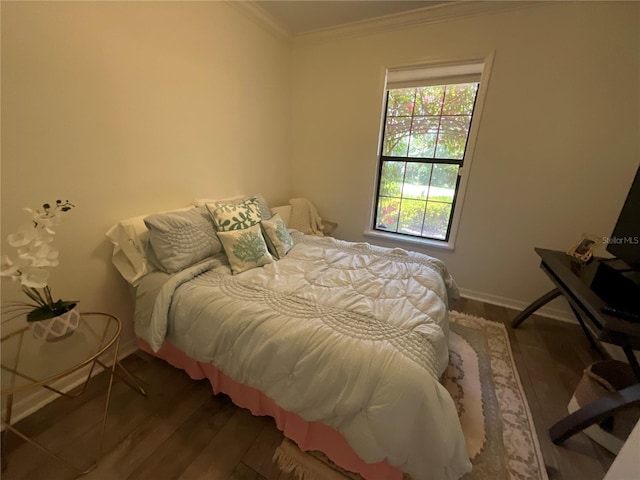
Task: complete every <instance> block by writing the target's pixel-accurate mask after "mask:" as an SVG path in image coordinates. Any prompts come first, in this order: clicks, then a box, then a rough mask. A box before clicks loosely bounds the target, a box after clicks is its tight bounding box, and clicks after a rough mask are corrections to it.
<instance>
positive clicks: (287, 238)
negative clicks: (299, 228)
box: [260, 213, 293, 259]
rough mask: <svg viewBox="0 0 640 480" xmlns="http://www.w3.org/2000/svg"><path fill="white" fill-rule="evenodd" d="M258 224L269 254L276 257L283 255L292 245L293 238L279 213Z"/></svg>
mask: <svg viewBox="0 0 640 480" xmlns="http://www.w3.org/2000/svg"><path fill="white" fill-rule="evenodd" d="M260 226H261V227H262V233H263V234H264V239H265V241H266V242H267V246H268V247H269V251H270V252H271V254H272V255H273V256H274V257H275V258H276V259H280V258H282V257H284V256H285V255H286V254H287V252H288V251H289V250H291V247H293V238H291V235H289V231H288V230H287V226H286V225H285V224H284V221H283V220H282V218H280V215H278V214H277V213H276V214H275V215H274V216H272V217H271V219H270V220H263V221H262V222H261V223H260Z"/></svg>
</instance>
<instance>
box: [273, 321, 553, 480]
mask: <svg viewBox="0 0 640 480" xmlns="http://www.w3.org/2000/svg"><path fill="white" fill-rule="evenodd" d="M450 318H451V333H450V336H449V351H450V355H449V366H448V367H447V369H446V371H445V373H444V375H443V378H442V383H443V384H444V386H445V387H446V388H447V390H448V391H449V393H450V394H451V396H452V398H453V400H454V402H455V404H456V407H457V409H458V416H459V417H460V423H461V425H462V430H463V433H464V436H465V440H466V444H467V451H468V453H469V458H470V459H471V463H472V465H473V469H472V471H471V473H469V474H467V475H465V476H464V477H463V478H464V480H494V479H498V478H500V479H518V480H548V477H547V473H546V470H545V466H544V460H543V458H542V453H541V452H540V445H539V444H538V437H537V434H536V431H535V427H534V425H533V421H532V418H531V412H530V410H529V406H528V404H527V400H526V397H525V395H524V392H523V390H522V385H521V383H520V378H519V376H518V372H517V370H516V367H515V363H514V361H513V355H512V353H511V346H510V344H509V338H508V336H507V331H506V329H505V327H504V325H503V324H502V323H498V322H493V321H490V320H487V319H484V318H480V317H474V316H471V315H466V314H462V313H458V312H454V311H452V312H450ZM274 459H275V460H276V462H277V463H278V465H279V467H280V469H281V470H283V471H285V472H290V473H291V472H292V473H293V474H294V476H295V477H297V478H298V479H300V480H315V479H318V480H344V479H353V480H360V479H361V478H362V477H360V475H357V474H354V473H352V472H347V471H346V470H344V469H342V468H340V467H338V466H337V465H335V464H334V463H333V462H331V461H330V460H329V459H328V458H327V457H326V456H325V455H324V454H322V453H321V452H316V451H308V452H302V451H301V450H300V449H299V448H298V447H297V446H296V445H295V444H294V443H293V442H291V441H290V440H288V439H285V440H284V441H283V442H282V444H281V445H280V446H279V447H278V448H277V450H276V453H275V455H274ZM407 479H409V477H408V476H407V475H405V480H407Z"/></svg>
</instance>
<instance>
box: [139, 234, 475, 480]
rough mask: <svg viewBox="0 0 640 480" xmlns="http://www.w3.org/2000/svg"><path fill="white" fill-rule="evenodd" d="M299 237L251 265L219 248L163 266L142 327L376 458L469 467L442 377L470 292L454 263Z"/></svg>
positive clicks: (415, 467) (439, 469)
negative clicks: (243, 267)
mask: <svg viewBox="0 0 640 480" xmlns="http://www.w3.org/2000/svg"><path fill="white" fill-rule="evenodd" d="M294 241H295V246H294V247H293V249H292V250H291V251H290V252H289V254H288V255H287V256H286V257H285V258H284V259H282V260H279V261H277V262H275V263H273V264H270V265H267V266H265V267H262V268H256V269H253V270H249V271H247V272H244V273H242V274H240V275H235V276H232V275H231V274H230V270H229V267H228V264H227V263H226V260H225V258H224V256H219V257H216V258H213V259H210V260H207V261H205V262H202V263H200V264H198V265H196V266H194V267H192V268H190V269H187V270H184V271H182V272H180V273H178V274H176V275H173V276H171V277H168V276H163V275H162V274H160V275H157V276H150V278H149V280H148V282H149V285H147V286H146V287H145V286H144V284H143V285H141V287H140V289H139V300H138V304H137V306H136V318H135V328H136V334H137V335H138V336H140V337H142V338H143V339H144V340H146V341H147V342H148V343H149V344H150V345H151V347H152V348H154V349H155V350H157V349H158V348H160V346H161V345H162V343H163V342H164V341H165V340H168V341H170V342H171V343H173V344H174V345H175V346H177V347H178V348H180V349H181V350H182V351H184V352H185V353H186V354H187V355H188V356H190V357H192V358H193V359H195V360H198V361H201V362H211V363H212V364H214V365H215V366H216V367H217V368H218V369H220V370H222V371H223V372H224V373H225V374H226V375H228V376H229V377H230V378H232V379H233V380H235V381H236V382H239V383H242V384H245V385H248V386H251V387H254V388H257V389H259V390H261V391H262V392H264V393H265V394H266V395H267V396H268V397H270V398H271V399H273V400H274V401H275V402H276V403H277V404H278V405H279V406H280V407H281V408H283V409H285V410H288V411H291V412H295V413H297V414H298V415H300V416H301V417H302V418H304V419H305V420H307V421H321V422H323V423H325V424H327V425H329V426H331V427H333V428H335V429H336V430H338V431H339V432H341V433H342V434H343V435H344V436H345V438H346V439H347V441H348V442H349V444H350V445H351V446H352V448H353V449H354V451H355V452H356V453H357V454H358V455H359V456H360V457H361V458H362V459H363V460H365V461H366V462H377V461H382V460H387V462H389V463H390V464H391V465H395V466H397V467H399V468H400V469H401V470H403V471H405V472H406V473H408V474H410V475H411V476H412V477H413V479H414V480H427V479H457V478H459V477H460V476H461V475H463V474H464V473H466V472H468V471H469V470H470V469H471V464H470V462H469V460H468V458H467V452H466V448H465V442H464V437H463V435H462V430H461V428H460V423H459V420H458V416H457V413H456V409H455V406H454V404H453V401H452V399H451V397H450V396H449V394H448V392H447V391H446V390H445V388H444V387H443V386H442V385H441V384H440V383H439V382H438V378H439V376H440V375H441V374H442V372H443V371H444V369H445V367H446V365H447V361H448V351H447V337H448V318H447V303H448V301H447V299H448V295H451V294H457V290H456V287H455V284H454V282H453V280H452V279H451V277H450V276H449V274H448V273H447V271H446V268H445V266H444V264H443V263H442V262H440V261H439V260H437V259H434V258H431V257H428V256H425V255H421V254H418V253H414V252H407V251H404V250H400V249H394V250H390V249H384V248H380V247H373V246H370V245H368V244H353V243H349V242H343V241H339V240H335V239H333V238H328V237H324V238H320V237H310V236H303V235H301V234H297V233H296V234H294ZM143 282H144V280H143ZM153 283H157V284H162V287H160V288H159V290H158V293H157V295H156V290H155V288H154V287H153V286H152V284H153ZM151 309H152V310H153V312H152V314H151V315H149V310H151Z"/></svg>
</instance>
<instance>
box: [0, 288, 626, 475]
mask: <svg viewBox="0 0 640 480" xmlns="http://www.w3.org/2000/svg"><path fill="white" fill-rule="evenodd" d="M453 307H454V308H455V309H456V310H458V311H461V312H464V313H469V314H472V315H478V316H482V317H486V318H491V319H493V320H499V321H502V322H504V323H505V324H507V325H508V324H509V322H510V320H511V319H512V318H513V317H515V315H516V314H517V313H518V312H516V311H513V310H509V309H507V308H504V307H498V306H495V305H490V304H486V303H482V302H477V301H473V300H468V299H461V300H460V301H458V302H457V303H456V305H454V306H453ZM507 330H508V331H509V337H510V340H511V345H512V349H513V354H514V358H515V361H516V365H517V368H518V372H519V374H520V378H521V381H522V384H523V388H524V390H525V394H526V396H527V399H528V402H529V406H530V408H531V412H532V415H533V418H534V422H535V425H536V428H537V431H538V436H539V440H540V446H541V449H542V453H543V456H544V459H545V463H546V465H547V471H548V474H549V479H550V480H574V479H581V480H601V479H602V478H603V477H604V475H605V473H606V471H607V469H608V468H609V466H610V464H611V462H612V461H613V458H614V457H613V455H612V454H610V453H609V452H607V451H606V450H605V449H603V448H602V447H600V446H599V445H597V444H595V443H593V442H592V441H591V440H590V439H589V438H587V437H586V436H585V435H584V434H582V433H580V434H578V435H575V436H574V437H572V438H570V439H569V440H568V441H567V442H565V444H564V445H562V446H555V445H553V444H552V443H551V441H550V439H549V435H548V433H547V431H548V429H549V427H550V426H551V425H552V424H554V423H555V422H556V421H557V420H558V419H560V418H562V417H563V416H565V415H566V413H567V410H566V408H567V404H568V402H569V399H570V398H571V395H572V394H573V390H574V388H575V386H576V385H577V383H578V381H579V379H580V377H581V375H582V370H583V369H584V367H585V366H587V365H588V364H589V363H591V362H592V361H595V360H598V359H599V357H598V354H597V352H595V351H593V350H591V349H590V348H589V345H588V343H587V340H586V338H585V337H584V335H583V334H582V332H581V330H580V327H579V326H578V325H573V324H569V323H563V322H559V321H557V320H551V319H547V318H543V317H539V316H532V317H530V318H529V319H528V320H526V321H525V322H524V323H523V324H522V325H521V326H520V327H519V328H518V329H516V330H512V329H511V328H510V327H508V328H507ZM123 363H124V364H125V365H126V367H127V368H128V369H129V370H130V371H131V372H133V373H135V374H136V375H137V376H138V377H139V378H140V379H141V380H142V382H143V384H144V386H145V388H146V390H147V392H148V394H149V396H148V398H146V399H144V398H142V397H141V396H140V395H138V394H137V393H136V392H134V391H133V390H132V389H130V388H129V387H128V386H126V385H125V384H123V383H122V382H121V381H119V380H116V381H115V382H114V386H113V396H112V401H111V408H110V410H109V418H108V424H107V431H106V435H105V441H104V452H105V456H104V457H103V459H102V461H101V462H100V463H99V465H98V467H97V468H96V469H95V470H94V471H92V472H91V473H89V474H88V475H86V476H85V477H83V478H86V479H88V480H111V479H113V480H121V479H122V480H124V479H131V480H134V479H135V480H138V479H154V480H173V479H180V480H195V479H207V480H291V477H290V476H289V475H286V474H283V473H281V472H280V471H279V470H278V468H277V467H276V466H275V464H274V463H273V462H272V460H271V457H272V456H273V452H274V450H275V448H276V446H277V445H278V444H279V443H280V442H281V441H282V438H283V437H282V434H281V433H280V432H279V431H278V430H277V429H276V427H275V424H274V422H273V420H272V419H271V418H268V417H254V416H252V415H251V414H250V413H249V412H248V411H247V410H244V409H241V408H238V407H236V406H234V405H233V404H232V403H231V401H230V400H229V399H228V398H227V397H226V396H224V395H215V396H214V395H212V392H211V387H210V385H209V383H208V382H207V381H206V380H203V381H194V380H191V379H189V377H188V376H187V375H186V373H184V372H183V371H181V370H178V369H175V368H174V367H171V366H170V365H168V364H166V363H165V362H163V361H161V360H158V359H155V358H153V357H151V356H150V355H147V354H144V353H141V352H139V353H136V354H134V355H131V356H130V357H128V358H127V359H125V360H124V362H123ZM107 381H108V378H107V376H106V375H104V374H101V375H99V376H97V377H96V378H95V379H93V380H92V381H91V383H90V384H89V387H88V389H87V391H86V392H85V394H84V395H83V396H82V397H79V398H76V399H67V398H61V399H59V400H56V401H54V402H53V403H51V404H49V405H48V406H46V407H45V408H43V409H41V410H39V411H37V412H36V413H34V414H33V415H31V416H29V417H28V418H26V419H24V420H22V421H21V422H20V423H19V424H18V428H20V429H21V430H22V431H24V432H25V433H27V434H29V435H30V436H32V437H34V438H35V439H36V440H38V441H40V442H42V443H44V444H45V445H47V446H49V447H50V448H52V449H53V450H54V451H56V452H57V453H59V454H60V455H62V456H63V457H65V458H67V459H69V461H71V462H72V463H73V464H75V465H78V466H88V465H90V464H91V462H92V459H93V458H95V455H96V454H97V440H98V436H99V428H98V427H99V425H100V420H101V414H102V408H103V406H104V398H105V392H106V386H107ZM2 448H3V450H4V451H5V453H6V454H7V458H8V466H7V469H6V470H5V471H3V472H2V479H3V480H18V479H24V480H26V479H29V480H40V479H42V480H66V479H71V478H75V474H74V472H73V471H72V470H70V469H68V468H67V467H65V466H64V465H62V464H61V463H59V462H58V461H56V460H54V459H52V458H50V457H48V456H47V455H44V454H43V453H42V452H40V451H39V450H37V449H36V448H34V447H33V446H31V445H29V444H27V443H26V442H23V441H22V440H20V439H19V438H17V437H16V436H15V435H12V434H10V435H9V436H8V438H7V439H6V441H5V442H4V443H3V445H2Z"/></svg>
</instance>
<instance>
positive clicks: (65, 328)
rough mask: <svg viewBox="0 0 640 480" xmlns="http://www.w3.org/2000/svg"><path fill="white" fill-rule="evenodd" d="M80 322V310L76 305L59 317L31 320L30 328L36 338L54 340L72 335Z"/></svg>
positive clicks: (47, 340)
mask: <svg viewBox="0 0 640 480" xmlns="http://www.w3.org/2000/svg"><path fill="white" fill-rule="evenodd" d="M79 323H80V312H79V311H78V309H77V307H75V308H72V309H71V310H69V311H68V312H66V313H63V314H62V315H58V316H57V317H52V318H48V319H46V320H40V321H37V322H29V328H30V329H31V332H32V333H33V336H34V337H35V338H37V339H39V340H44V341H46V342H53V341H56V340H62V339H63V338H65V337H67V336H69V335H71V334H72V333H73V331H74V330H75V329H76V328H78V324H79Z"/></svg>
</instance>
